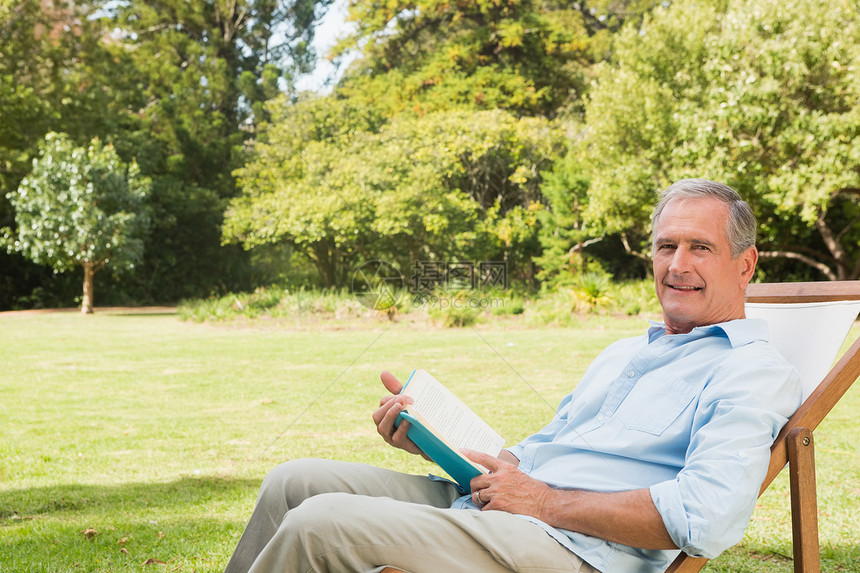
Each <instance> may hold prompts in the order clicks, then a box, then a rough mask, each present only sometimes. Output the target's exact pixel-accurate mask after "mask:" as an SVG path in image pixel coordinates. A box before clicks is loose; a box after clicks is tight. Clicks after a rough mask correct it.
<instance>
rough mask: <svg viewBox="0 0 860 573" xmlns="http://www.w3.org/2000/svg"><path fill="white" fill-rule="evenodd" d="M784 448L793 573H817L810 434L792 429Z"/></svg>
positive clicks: (818, 565) (816, 535)
mask: <svg viewBox="0 0 860 573" xmlns="http://www.w3.org/2000/svg"><path fill="white" fill-rule="evenodd" d="M787 446H788V475H789V483H790V486H791V533H792V541H793V543H794V573H820V571H821V562H820V558H819V554H818V549H819V548H818V500H817V494H816V491H815V444H814V443H813V441H812V431H811V430H809V429H808V428H794V429H792V430H791V432H789V434H788V440H787Z"/></svg>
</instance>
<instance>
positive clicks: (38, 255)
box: [0, 133, 149, 314]
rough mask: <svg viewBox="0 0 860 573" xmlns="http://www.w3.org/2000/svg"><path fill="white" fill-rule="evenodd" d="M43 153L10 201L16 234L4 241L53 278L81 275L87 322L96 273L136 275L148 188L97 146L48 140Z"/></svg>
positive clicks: (1, 237) (133, 169) (8, 233)
mask: <svg viewBox="0 0 860 573" xmlns="http://www.w3.org/2000/svg"><path fill="white" fill-rule="evenodd" d="M40 147H41V150H40V154H39V157H38V158H37V159H35V160H34V161H33V170H32V172H31V173H30V174H29V175H28V176H27V177H25V178H24V179H23V180H22V181H21V184H20V186H19V187H18V189H17V191H15V192H12V193H9V194H8V195H7V196H6V197H7V199H9V202H10V203H11V204H12V206H13V207H14V208H15V222H16V224H17V230H15V231H12V230H11V229H8V228H6V229H3V231H2V234H0V241H2V243H3V244H5V245H6V248H7V249H8V250H9V251H10V252H11V251H17V252H19V253H21V254H23V255H24V256H25V257H27V258H29V259H31V260H32V261H34V262H36V263H38V264H43V265H49V266H51V267H52V268H53V269H54V271H55V272H60V271H66V270H70V269H73V268H75V267H83V269H84V286H83V300H82V303H81V312H83V313H87V314H88V313H91V312H92V311H93V276H94V275H95V273H96V272H98V271H99V270H101V269H102V268H105V267H106V266H108V265H109V266H110V267H111V268H112V269H114V270H115V271H122V270H131V269H133V268H134V266H135V264H136V263H138V262H139V261H140V260H141V257H142V255H143V238H144V233H145V231H146V226H147V223H148V216H147V214H146V211H145V209H146V205H145V200H146V197H147V195H148V192H149V181H148V179H146V178H144V177H141V176H140V172H139V170H138V167H137V164H136V163H135V162H134V161H132V162H131V163H130V164H126V163H124V162H123V161H121V160H120V158H119V156H118V155H117V153H116V151H115V150H114V148H113V146H111V145H103V144H102V143H101V142H100V141H99V140H98V139H93V140H92V141H91V142H90V144H89V146H88V147H87V148H82V147H75V145H74V143H73V142H71V141H70V140H69V139H68V137H67V136H65V135H64V134H57V133H49V134H48V135H46V136H45V140H44V142H43V143H42V144H41V146H40Z"/></svg>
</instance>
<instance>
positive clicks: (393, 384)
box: [379, 370, 403, 394]
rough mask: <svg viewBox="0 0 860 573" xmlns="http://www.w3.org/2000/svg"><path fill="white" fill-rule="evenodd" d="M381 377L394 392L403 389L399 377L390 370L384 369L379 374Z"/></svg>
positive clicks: (398, 392)
mask: <svg viewBox="0 0 860 573" xmlns="http://www.w3.org/2000/svg"><path fill="white" fill-rule="evenodd" d="M379 379H380V380H382V384H383V385H384V386H385V387H386V388H387V389H388V391H389V392H391V393H392V394H400V391H401V390H403V384H401V383H400V380H398V379H397V377H396V376H394V374H392V373H391V372H389V371H388V370H383V371H382V372H381V373H380V374H379Z"/></svg>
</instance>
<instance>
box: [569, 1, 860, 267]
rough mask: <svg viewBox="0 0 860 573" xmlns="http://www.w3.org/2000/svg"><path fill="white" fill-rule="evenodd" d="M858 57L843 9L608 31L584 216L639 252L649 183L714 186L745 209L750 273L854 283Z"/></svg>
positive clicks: (793, 6)
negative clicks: (609, 49) (752, 257)
mask: <svg viewBox="0 0 860 573" xmlns="http://www.w3.org/2000/svg"><path fill="white" fill-rule="evenodd" d="M858 62H860V17H858V13H857V10H856V6H853V5H852V3H851V2H846V1H839V2H836V3H830V2H824V1H821V0H792V1H789V2H782V1H776V0H756V1H752V0H733V1H730V2H728V3H724V2H713V3H709V2H698V3H696V4H695V5H694V6H691V5H689V4H684V5H683V6H682V5H680V4H673V5H672V6H670V7H669V8H667V9H663V8H659V9H656V10H655V11H654V13H653V14H652V16H651V17H648V18H646V19H645V20H644V22H643V24H642V26H641V27H638V28H628V29H626V30H625V31H624V32H623V33H622V34H621V35H620V36H619V39H618V42H617V44H616V51H615V55H614V59H613V62H612V63H611V64H606V65H603V66H601V67H600V69H599V70H598V73H597V74H596V77H597V82H596V85H595V87H594V89H593V90H592V91H591V93H590V95H589V99H588V102H587V105H586V114H587V115H586V121H587V124H588V127H589V131H588V137H587V138H586V140H585V144H586V145H585V146H583V148H582V154H583V156H584V157H587V163H588V165H590V166H591V175H592V177H591V181H592V186H591V191H590V196H589V205H588V208H587V210H586V215H587V217H588V218H589V219H590V220H591V221H592V222H599V223H600V224H601V225H603V227H604V228H605V229H607V230H608V231H610V232H613V231H614V232H622V233H629V234H630V238H631V240H630V241H629V244H630V245H631V248H632V249H634V250H635V249H637V248H644V247H645V246H646V245H647V232H646V231H647V228H648V214H649V211H650V206H651V205H652V204H653V202H654V199H655V196H656V192H657V191H658V190H659V189H661V188H663V187H665V186H666V185H667V184H668V183H670V182H671V181H673V180H676V179H680V178H683V177H690V176H700V177H707V178H711V179H717V180H722V181H724V182H726V183H728V184H729V185H732V186H733V187H735V188H736V189H738V191H740V192H741V194H742V195H743V196H744V197H745V198H747V200H748V201H749V202H750V203H751V204H752V206H753V208H754V210H755V211H756V213H757V215H758V218H759V221H760V223H761V227H760V233H759V235H760V244H761V250H762V259H763V265H762V266H763V267H767V266H769V265H772V263H771V261H773V260H774V259H778V260H779V261H780V266H779V267H774V266H772V267H771V268H778V269H779V271H780V272H781V273H784V274H783V276H786V275H788V276H794V277H798V278H812V277H818V276H824V277H825V278H828V279H849V278H857V277H858V276H860V247H858V243H860V228H858V226H857V224H856V223H857V222H858V220H860V191H858V189H860V169H858V165H860V161H858V159H860V151H859V150H860V148H858V146H857V144H856V142H857V141H858V136H860V108H858V106H857V101H860V80H858V77H860V76H858V74H857V73H856V66H857V63H858ZM792 261H796V262H800V263H801V265H802V266H798V265H797V264H796V263H795V264H792ZM804 267H805V268H804Z"/></svg>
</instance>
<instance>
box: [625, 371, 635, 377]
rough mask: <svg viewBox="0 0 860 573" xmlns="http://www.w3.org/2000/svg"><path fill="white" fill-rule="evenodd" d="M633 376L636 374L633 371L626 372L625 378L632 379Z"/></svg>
mask: <svg viewBox="0 0 860 573" xmlns="http://www.w3.org/2000/svg"><path fill="white" fill-rule="evenodd" d="M634 376H636V372H634V371H633V370H628V371H627V377H628V378H633V377H634Z"/></svg>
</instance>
